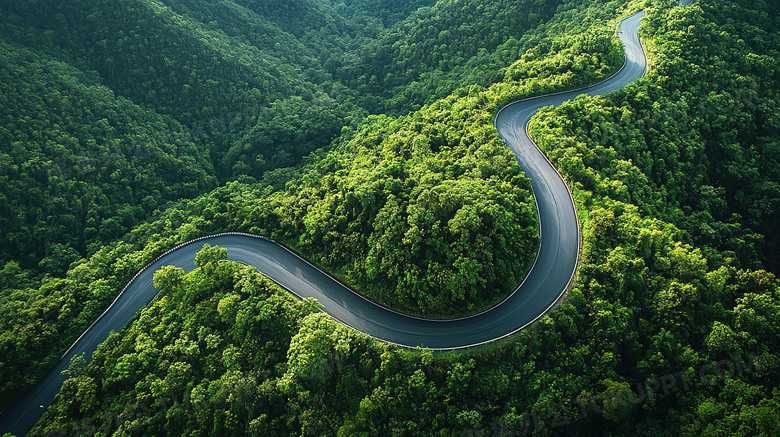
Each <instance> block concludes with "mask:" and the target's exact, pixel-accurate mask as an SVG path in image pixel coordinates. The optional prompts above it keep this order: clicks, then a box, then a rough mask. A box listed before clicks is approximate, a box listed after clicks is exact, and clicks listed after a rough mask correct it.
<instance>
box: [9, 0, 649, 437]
mask: <svg viewBox="0 0 780 437" xmlns="http://www.w3.org/2000/svg"><path fill="white" fill-rule="evenodd" d="M642 16H643V13H640V14H636V15H634V16H632V17H629V18H627V19H626V20H624V21H623V22H622V23H621V29H622V32H621V33H620V39H621V40H622V41H623V44H624V46H625V50H626V62H625V65H624V66H623V68H622V69H621V70H620V71H619V72H618V73H616V74H615V75H613V76H612V77H610V78H609V79H607V80H605V81H603V82H601V83H599V84H596V85H594V86H591V87H587V88H584V89H581V90H576V91H572V92H567V93H560V94H555V95H548V96H542V97H536V98H532V99H527V100H523V101H520V102H516V103H513V104H511V105H508V106H506V107H505V108H504V109H502V110H501V111H500V112H499V114H498V115H497V116H496V120H495V125H496V129H498V132H499V135H500V136H501V138H502V139H503V140H504V141H505V142H506V144H507V146H508V147H510V148H511V149H512V150H513V151H514V153H515V155H516V156H517V159H518V161H519V162H520V165H521V167H522V168H523V170H524V171H525V173H526V175H527V176H528V177H529V178H530V179H531V183H532V186H533V190H534V196H535V197H536V202H537V206H538V210H539V219H540V231H541V244H540V247H539V252H538V254H537V259H536V262H535V264H534V266H533V267H532V269H531V270H530V272H529V273H528V275H527V277H526V279H525V280H524V281H523V283H522V284H521V285H520V286H519V287H518V288H517V289H516V290H515V291H514V292H513V293H512V295H511V296H510V297H508V298H507V299H506V300H504V301H503V302H502V303H501V304H499V305H497V306H495V307H493V308H492V309H490V310H488V311H485V312H482V313H480V314H477V315H474V316H471V317H466V318H462V319H454V320H427V319H419V318H415V317H411V316H407V315H403V314H399V313H397V312H394V311H391V310H388V309H386V308H383V307H380V306H378V305H376V304H374V303H372V302H370V301H368V300H366V299H364V298H363V297H361V296H359V295H358V294H356V293H354V292H353V291H352V290H350V289H349V288H347V287H345V286H343V285H341V284H340V283H339V282H338V281H336V280H334V279H332V278H331V277H330V276H328V275H327V274H325V273H323V272H321V271H320V270H318V269H317V268H315V267H313V266H312V265H311V264H309V263H308V262H306V261H305V260H303V259H301V258H300V257H298V256H296V255H295V254H293V253H292V252H290V251H289V250H287V249H285V248H284V247H282V246H280V245H278V244H276V243H274V242H272V241H269V240H267V239H264V238H260V237H256V236H251V235H247V234H237V233H228V234H220V235H215V236H210V237H206V238H201V239H198V240H195V241H192V242H189V243H187V244H184V245H182V246H179V247H177V248H175V249H174V250H171V251H169V252H167V253H166V254H164V255H163V256H161V257H160V258H158V259H157V260H156V261H154V262H153V263H151V264H150V265H149V266H147V267H146V268H145V269H143V270H142V271H140V272H139V273H138V275H136V277H135V278H133V280H132V281H131V282H130V283H129V284H128V285H127V287H126V288H125V289H124V290H123V291H122V292H121V293H120V294H119V296H118V297H117V298H116V300H115V301H114V302H113V303H112V304H111V306H110V307H109V309H108V310H106V312H104V313H103V314H102V315H101V316H100V317H99V318H98V319H97V320H96V321H95V322H94V323H93V324H92V325H91V326H90V327H89V328H88V329H87V330H86V331H85V332H84V334H82V336H81V337H79V339H78V340H77V341H76V342H75V343H74V344H73V346H72V347H71V348H70V349H69V350H68V351H67V352H66V353H65V355H63V357H62V359H61V360H60V362H59V363H58V364H57V366H56V367H55V368H54V369H52V371H51V372H49V374H48V375H47V376H46V377H45V378H44V379H43V380H42V381H41V382H40V383H38V385H36V386H35V387H34V388H33V389H32V390H31V391H30V392H29V393H27V394H26V395H25V396H24V397H23V398H22V399H21V400H20V401H19V402H17V403H16V404H14V405H13V406H12V407H11V408H9V409H8V410H7V411H6V412H5V414H3V416H2V417H0V434H3V433H5V432H11V433H13V434H16V435H18V436H21V435H24V434H26V433H27V431H28V430H29V429H30V428H31V427H32V426H33V424H34V423H35V422H36V421H37V420H38V418H39V417H40V416H41V415H42V414H43V412H44V410H45V408H47V407H48V406H49V405H51V404H52V403H53V402H54V397H55V395H56V394H57V392H58V391H59V390H60V387H61V386H62V383H63V381H64V380H65V376H64V375H62V371H63V370H65V369H66V368H67V367H68V365H69V363H70V361H71V358H73V357H74V356H78V355H81V354H85V356H86V357H87V358H89V357H91V355H92V353H93V352H94V351H95V350H96V348H97V346H98V345H99V344H100V343H101V342H102V341H103V340H105V339H106V338H107V337H108V335H109V333H110V332H111V331H119V330H121V329H122V327H124V326H125V325H126V324H127V323H128V322H130V321H131V320H132V319H133V317H134V316H135V315H136V313H137V312H138V311H139V309H141V308H142V307H143V306H144V305H147V304H148V303H149V302H150V301H152V300H153V299H154V297H155V296H156V294H157V290H156V289H155V288H154V286H153V285H152V276H153V274H154V272H155V271H156V270H158V269H159V268H160V267H162V266H165V265H174V266H178V267H181V268H183V269H185V270H186V271H191V270H193V269H194V268H195V265H194V263H193V260H194V259H195V254H196V253H197V252H198V251H199V250H200V249H201V248H202V247H203V244H205V243H208V244H211V245H212V246H215V245H218V246H220V247H223V248H226V249H228V258H229V259H230V260H234V261H240V262H243V263H245V264H249V265H252V266H254V267H256V268H257V269H258V270H259V271H261V272H262V273H264V274H265V275H266V276H268V277H270V278H271V279H273V280H274V281H276V282H277V283H278V284H280V285H282V286H283V287H285V288H287V289H288V290H290V291H291V292H292V293H294V294H296V295H298V296H300V297H314V298H316V299H317V300H318V301H319V302H320V303H321V304H322V307H323V310H324V311H325V312H327V313H328V314H329V315H331V316H332V317H333V318H334V319H336V320H338V321H340V322H341V323H344V324H345V325H348V326H351V327H352V328H354V329H356V330H358V331H360V332H363V333H365V334H368V335H370V336H371V337H374V338H376V339H379V340H382V341H386V342H390V343H394V344H397V345H401V346H407V347H415V346H421V347H426V348H431V349H457V348H464V347H469V346H474V345H479V344H482V343H486V342H490V341H493V340H496V339H499V338H502V337H506V336H508V335H510V334H512V333H515V332H517V331H519V330H520V329H523V328H524V327H526V326H527V325H528V324H530V323H532V322H533V321H534V320H536V319H537V318H539V317H540V316H541V315H542V314H544V313H545V312H546V311H547V310H548V309H549V308H550V307H551V306H552V305H553V304H554V303H555V302H556V301H557V300H558V299H559V298H560V296H561V295H562V294H563V293H564V291H565V290H566V288H567V287H568V285H569V283H570V281H571V280H572V277H573V275H574V272H575V270H576V266H577V261H578V254H579V242H580V235H579V221H578V219H577V214H576V210H575V207H574V204H573V201H572V198H571V194H570V193H569V190H568V188H567V186H566V184H565V183H564V181H563V179H561V176H560V175H559V174H558V172H557V171H556V170H555V168H554V167H553V166H552V164H550V162H549V161H547V159H546V158H545V156H544V155H543V154H542V153H541V151H540V150H539V149H538V148H537V147H536V146H535V145H534V143H533V142H532V141H531V140H530V138H528V135H527V132H526V126H527V124H528V120H530V118H531V116H532V115H533V114H534V113H536V111H537V109H538V108H540V107H542V106H548V105H557V104H560V103H562V102H564V101H566V100H570V99H572V98H574V97H576V96H577V95H579V94H588V95H599V94H603V93H607V92H609V91H613V90H617V89H620V88H622V87H624V86H626V85H627V84H629V83H630V82H632V81H634V80H636V79H637V78H639V77H641V76H642V75H643V74H644V71H645V69H646V66H647V62H646V59H645V55H644V52H643V50H642V46H641V44H640V42H639V37H638V33H637V30H638V27H639V24H640V20H641V17H642Z"/></svg>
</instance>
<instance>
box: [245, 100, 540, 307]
mask: <svg viewBox="0 0 780 437" xmlns="http://www.w3.org/2000/svg"><path fill="white" fill-rule="evenodd" d="M472 92H473V95H472V96H469V95H468V94H467V91H466V90H463V92H461V93H458V94H456V95H453V96H452V97H450V98H448V99H445V100H442V101H440V102H437V103H436V104H435V105H432V106H430V107H426V108H425V109H424V110H422V111H420V112H417V113H415V114H413V115H411V116H409V117H402V118H399V119H396V120H390V119H387V118H384V117H377V118H373V119H371V120H370V121H368V122H367V123H365V124H364V125H363V126H362V127H361V129H360V130H359V131H358V132H356V133H355V134H354V136H353V137H352V138H351V139H350V140H349V141H348V142H346V143H345V144H343V145H341V147H339V148H338V149H337V150H336V151H335V152H333V153H331V154H330V155H329V156H327V157H326V158H325V159H324V160H323V161H322V163H321V164H319V165H318V166H317V168H316V169H315V170H313V171H311V172H309V173H307V174H305V175H304V176H303V177H302V178H301V180H300V181H297V182H296V183H292V184H288V186H287V189H286V190H285V192H282V193H278V194H276V195H273V196H271V197H270V198H268V199H267V200H266V201H265V204H264V205H262V206H261V207H258V210H259V211H258V212H260V214H263V216H262V217H258V218H259V219H260V220H259V222H257V223H255V225H256V226H258V227H259V228H260V229H262V230H263V231H264V232H267V233H270V234H271V235H273V236H275V237H277V238H279V239H281V240H282V241H285V242H287V243H289V244H290V245H292V246H293V247H295V248H296V249H298V250H299V251H301V252H302V253H304V254H306V256H308V257H309V258H310V259H312V260H314V261H316V262H318V263H320V264H322V265H324V266H326V267H328V268H330V269H332V270H335V271H336V272H340V273H341V274H342V275H343V276H344V277H345V279H346V280H347V281H348V282H349V283H352V284H354V285H355V286H356V287H357V288H358V290H360V291H361V292H363V293H364V294H365V295H367V296H368V297H370V298H372V299H375V300H377V301H378V302H380V303H382V304H385V305H388V306H391V307H393V308H396V309H400V310H403V311H407V312H412V313H415V314H421V315H426V316H447V315H450V314H462V313H472V312H474V311H475V310H479V309H484V308H485V307H487V306H489V305H491V304H493V303H495V302H497V301H498V300H500V299H501V298H502V297H503V296H505V295H506V294H507V293H508V292H509V291H511V289H512V288H513V287H514V286H516V285H517V284H518V283H519V281H520V280H521V279H522V277H523V275H524V274H525V271H526V270H527V268H528V267H529V266H530V262H531V261H532V260H533V256H534V253H535V251H536V247H537V245H538V239H537V237H536V234H537V231H536V228H537V225H536V213H535V211H534V208H533V206H532V205H533V199H532V198H531V193H530V186H529V184H528V181H527V180H525V179H524V178H523V176H522V173H521V171H520V168H519V166H518V165H517V162H516V160H515V159H514V156H513V155H512V153H511V152H510V151H509V150H508V149H507V148H506V147H504V146H503V144H502V142H501V141H500V140H499V139H498V137H497V135H496V133H495V130H494V129H493V127H492V125H491V119H490V113H489V112H487V111H486V108H485V107H484V100H483V99H484V95H485V93H484V92H481V91H480V90H478V89H476V88H475V89H473V90H472ZM481 103H482V106H481Z"/></svg>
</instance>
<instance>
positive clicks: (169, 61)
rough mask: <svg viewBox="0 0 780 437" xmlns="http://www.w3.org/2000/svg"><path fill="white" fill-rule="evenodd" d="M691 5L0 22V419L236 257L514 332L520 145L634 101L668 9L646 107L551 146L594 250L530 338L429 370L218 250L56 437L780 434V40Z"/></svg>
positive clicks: (35, 17)
mask: <svg viewBox="0 0 780 437" xmlns="http://www.w3.org/2000/svg"><path fill="white" fill-rule="evenodd" d="M676 3H677V2H675V1H672V0H649V1H618V0H615V1H598V2H593V1H590V0H588V1H584V0H583V1H576V0H575V1H568V2H539V1H515V2H503V1H497V2H483V1H481V0H452V1H440V2H437V3H436V4H433V2H392V1H380V0H368V1H358V0H352V1H347V2H326V1H318V0H309V1H299V2H255V1H243V2H232V1H215V2H206V1H198V0H187V1H183V0H179V1H173V0H171V1H152V0H121V1H118V2H104V1H100V0H77V1H74V2H64V3H57V2H53V1H47V0H38V1H20V2H15V3H13V4H2V5H1V6H0V17H1V18H0V23H1V25H2V33H1V34H0V36H1V37H2V44H3V47H2V49H3V50H2V51H0V59H2V70H0V74H2V75H3V80H2V81H0V86H1V87H3V89H2V91H3V93H1V94H0V102H2V104H3V109H2V113H0V116H2V119H1V120H0V139H2V143H0V147H2V150H0V152H2V155H0V172H2V173H0V183H2V184H3V185H2V191H0V193H2V194H0V204H2V206H3V208H2V214H3V217H2V220H3V221H2V222H1V223H2V230H3V231H4V232H3V236H1V238H8V240H9V241H8V242H6V241H2V247H3V249H2V250H5V251H6V252H2V256H3V257H4V259H3V260H2V261H3V262H4V263H5V265H4V268H3V269H2V270H1V271H0V286H2V295H0V305H1V306H2V307H1V308H0V314H3V318H2V319H0V383H2V387H0V400H1V401H2V402H3V404H0V408H3V407H5V406H6V405H7V404H8V403H10V402H12V401H13V400H14V399H15V398H18V397H19V396H20V395H21V394H23V392H24V390H25V389H26V388H28V387H29V386H30V385H32V384H34V383H35V381H37V380H38V379H39V378H40V377H41V376H42V375H43V374H44V373H45V372H46V371H47V369H48V368H50V366H51V365H52V363H53V362H55V361H56V360H57V359H58V358H59V356H60V355H61V353H62V352H63V351H64V349H65V348H67V346H68V345H69V344H70V342H71V341H72V340H73V339H75V338H76V337H77V336H78V335H79V334H80V333H81V332H82V331H83V329H84V328H85V327H86V326H87V325H88V324H89V323H90V322H91V320H93V319H94V317H95V316H96V315H97V314H99V313H100V312H101V311H102V309H104V308H105V307H106V306H107V305H108V303H109V302H110V301H111V299H112V298H113V296H114V295H115V293H116V292H117V290H119V289H121V287H122V286H123V285H124V283H125V282H126V280H127V279H128V278H130V277H132V275H133V274H134V273H135V272H136V271H137V270H138V269H139V268H141V267H143V266H144V265H145V264H146V263H147V262H149V261H150V260H152V259H154V258H155V257H156V256H157V255H158V254H160V253H162V252H164V251H165V250H167V249H169V248H171V247H173V246H175V245H176V244H177V243H180V242H183V241H187V240H189V239H191V238H194V237H197V236H200V235H204V234H208V233H213V232H219V231H224V230H236V231H246V232H254V233H261V234H264V235H267V236H270V237H272V238H276V239H278V240H280V241H282V242H284V243H286V244H288V245H290V246H292V247H293V248H294V249H297V250H298V251H300V252H301V253H302V254H303V255H305V256H306V257H307V258H308V259H310V260H311V261H312V262H313V263H315V264H318V265H320V266H322V267H324V268H326V269H327V270H329V271H330V272H332V273H333V274H335V275H336V276H338V277H340V278H341V279H343V280H345V281H346V282H348V283H349V284H350V285H352V286H354V287H355V288H356V289H358V290H359V291H360V292H361V293H363V294H364V295H367V296H370V297H371V298H373V299H375V300H378V301H381V302H383V303H385V304H386V305H390V306H393V307H394V308H398V309H403V310H405V311H410V312H415V313H421V314H432V313H433V314H434V315H452V314H464V313H468V312H470V311H472V312H473V311H475V310H478V309H480V308H484V307H486V306H489V305H490V304H492V303H493V302H494V301H495V300H496V299H498V298H500V297H501V296H502V295H504V294H505V293H506V292H507V290H508V289H510V288H511V284H512V283H514V282H516V281H517V280H518V278H519V277H521V276H522V272H523V271H524V269H525V268H526V267H527V265H528V262H529V260H530V259H532V256H533V253H534V247H535V244H536V242H537V240H536V238H537V235H536V232H535V231H536V230H537V228H536V223H535V214H534V209H533V203H532V201H531V198H530V195H531V193H530V191H529V189H528V181H527V179H526V178H525V177H524V176H523V173H522V168H521V167H520V166H518V164H517V163H516V161H514V160H513V159H512V156H511V152H509V151H508V150H506V149H505V148H503V147H502V146H501V143H500V140H499V139H498V138H497V136H496V134H495V131H494V130H493V128H492V114H494V112H495V111H496V110H498V109H499V108H500V107H501V106H502V105H503V104H504V103H506V102H509V101H511V100H513V99H517V98H520V97H526V96H532V95H539V94H543V93H548V92H554V91H560V90H563V89H571V88H576V87H579V86H582V85H584V84H587V83H591V82H594V81H598V80H600V79H602V78H604V77H606V76H608V75H609V74H610V73H611V72H613V71H615V70H616V69H617V68H619V67H620V65H621V62H622V57H621V49H620V47H619V44H617V42H616V39H615V38H614V35H613V31H614V25H615V20H617V19H618V18H621V17H623V16H625V15H626V14H627V13H628V12H629V11H633V10H637V9H640V8H646V10H647V16H646V18H645V20H644V24H643V28H642V36H643V41H644V43H645V45H646V47H647V49H648V50H647V52H648V56H649V58H650V68H649V71H648V74H647V77H645V78H644V79H642V80H639V81H637V82H635V83H634V84H632V85H630V86H629V87H627V88H626V89H624V90H622V91H619V92H615V93H612V94H610V95H607V96H604V97H600V98H582V97H581V98H578V99H576V100H575V101H572V102H569V103H567V104H564V105H562V106H561V107H559V108H555V109H553V108H547V109H544V110H542V111H541V113H540V114H539V115H538V116H537V117H536V118H535V119H534V121H533V122H532V124H531V126H530V129H531V133H532V135H533V136H534V138H535V140H536V141H537V142H538V144H539V145H540V147H541V148H542V150H543V151H544V152H545V153H546V154H547V155H548V157H549V158H550V160H551V161H552V162H553V163H554V164H555V165H556V167H557V168H558V169H559V170H560V172H561V174H562V175H563V176H564V178H565V179H566V180H567V182H568V183H569V184H570V186H571V187H572V190H573V195H574V198H575V200H576V203H577V208H578V211H579V213H580V219H581V222H582V231H583V240H582V259H581V263H580V268H579V272H578V276H577V279H576V282H575V283H574V285H573V287H572V288H571V290H570V291H569V293H568V295H567V297H566V299H565V300H564V301H563V302H561V303H560V305H559V306H558V307H557V308H556V309H555V310H553V311H551V312H550V313H549V314H547V315H546V316H544V317H542V318H541V319H540V320H539V321H538V322H537V323H536V324H535V325H534V326H533V327H531V328H530V329H526V330H524V331H522V332H520V333H518V334H517V335H514V336H512V337H511V338H509V339H506V340H503V341H501V342H499V343H498V344H493V345H489V346H486V347H482V348H478V349H474V350H471V351H466V352H458V353H442V354H432V353H430V352H420V351H407V350H401V349H399V348H397V347H394V346H391V345H387V344H382V343H379V342H377V341H374V340H371V339H369V338H366V337H365V336H363V335H361V334H359V333H356V332H354V331H352V330H350V329H348V328H345V327H344V326H342V325H339V324H338V323H337V322H335V321H333V320H332V319H330V318H328V317H327V316H326V315H324V314H322V313H320V312H318V309H317V307H316V304H315V303H314V302H309V301H299V300H296V299H294V298H293V297H291V296H290V295H289V294H288V293H286V292H283V291H281V290H279V289H278V287H276V286H275V285H273V284H272V283H270V282H269V281H268V280H266V279H264V278H263V277H262V276H261V275H259V274H258V273H257V272H255V271H252V270H251V269H247V268H245V267H242V266H239V265H236V264H232V263H225V262H218V260H219V259H220V258H223V257H224V253H222V252H221V251H220V250H219V249H218V248H205V249H204V251H203V252H202V255H201V256H200V257H199V259H200V261H201V262H200V265H199V268H198V269H196V270H195V271H193V272H192V273H190V274H186V275H185V274H184V273H183V272H182V271H180V270H178V269H174V268H167V269H164V270H162V271H161V272H160V273H158V274H157V275H156V277H155V285H156V286H158V287H159V288H160V289H161V290H162V291H161V294H160V296H159V298H158V299H157V300H156V301H155V302H154V303H152V304H150V305H149V306H148V307H147V308H145V309H143V310H142V311H141V313H140V315H139V317H138V318H137V320H136V321H134V322H133V323H132V324H131V325H129V326H128V327H127V328H126V329H125V330H124V331H122V332H120V333H116V334H113V335H112V336H111V337H110V338H109V339H108V340H107V341H106V342H105V343H104V344H103V345H102V346H101V347H100V348H99V350H98V352H97V353H96V355H95V357H94V358H93V359H92V361H91V362H89V363H88V364H85V363H84V362H83V361H80V360H77V361H75V362H74V364H73V366H72V368H71V370H70V375H71V377H70V378H69V379H68V381H66V383H65V385H64V386H63V389H62V392H61V394H60V396H59V398H58V401H57V402H56V403H55V404H54V405H52V406H51V407H49V408H48V409H47V411H46V413H45V414H44V416H43V419H42V420H41V422H40V423H39V424H38V426H37V427H36V428H35V429H34V430H33V434H34V435H47V434H49V435H54V434H57V433H60V434H63V435H95V434H98V433H100V434H102V435H117V436H123V435H183V436H187V435H203V434H215V435H410V436H416V435H442V436H462V435H474V436H487V435H512V434H515V435H529V434H534V435H631V436H635V435H639V436H665V435H669V436H672V435H674V436H676V435H685V436H700V435H706V436H709V435H712V436H715V435H735V436H756V435H762V436H774V435H778V434H780V418H778V416H777V411H780V388H779V385H778V377H777V375H778V371H780V364H779V363H780V353H778V349H777V348H778V345H780V322H779V321H780V284H778V281H777V278H776V276H775V274H776V273H778V271H777V264H776V261H775V260H776V259H777V258H776V250H777V247H780V245H779V244H778V243H777V241H778V240H777V238H778V237H777V235H776V233H775V232H774V229H776V228H777V214H776V213H775V211H776V210H777V209H778V202H780V199H779V198H778V193H780V189H779V188H778V183H777V181H778V180H780V176H778V174H779V172H780V164H779V163H778V150H779V149H778V147H777V138H778V137H779V136H780V133H779V132H778V129H780V119H778V115H777V114H778V111H777V108H778V104H779V103H780V102H779V100H780V96H779V95H778V84H779V83H780V82H778V79H780V68H778V65H777V63H776V62H774V60H776V59H778V58H780V21H779V20H780V18H779V17H780V10H779V9H778V7H779V6H778V4H777V3H776V2H773V1H771V0H749V1H748V0H700V1H698V2H696V3H695V4H694V5H692V6H688V7H685V8H681V7H678V6H677V5H676ZM418 6H419V8H418ZM298 17H302V18H305V20H303V19H302V20H297V19H296V18H298ZM411 59H414V60H416V61H417V62H412V61H411ZM266 81H267V84H266ZM20 90H21V91H20ZM370 113H374V115H368V114H370ZM385 113H386V114H385ZM201 121H205V123H204V124H205V125H211V124H212V123H213V124H214V126H216V127H215V128H214V129H213V130H205V129H204V130H200V129H199V128H198V123H199V122H201ZM193 123H195V124H193ZM220 124H221V126H223V127H222V128H219V127H218V126H220ZM209 129H211V128H210V127H209ZM312 151H314V152H313V153H311V152H312ZM212 188H213V189H212ZM28 199H29V202H28ZM39 199H40V201H43V202H44V203H43V206H40V207H38V206H34V204H33V203H32V202H33V201H38V200H39ZM84 199H86V200H84ZM47 202H48V203H47ZM6 207H7V208H6ZM155 210H157V211H156V212H155ZM6 230H7V232H6ZM80 230H81V231H82V233H79V231H80ZM6 236H7V237H6ZM25 237H26V238H27V239H25ZM36 239H37V240H36ZM23 244H27V245H28V246H22V245H23ZM6 247H7V248H8V249H6ZM24 247H27V248H28V249H27V250H26V251H25V250H22V249H23V248H24ZM31 254H32V255H31ZM41 260H42V262H41ZM71 261H75V262H73V263H72V264H71ZM44 271H48V272H49V273H48V275H47V276H42V275H41V272H44ZM63 271H66V273H64V274H63V273H62V272H63ZM441 308H444V310H445V311H447V312H448V313H446V314H442V312H441ZM437 311H438V312H437Z"/></svg>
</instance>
